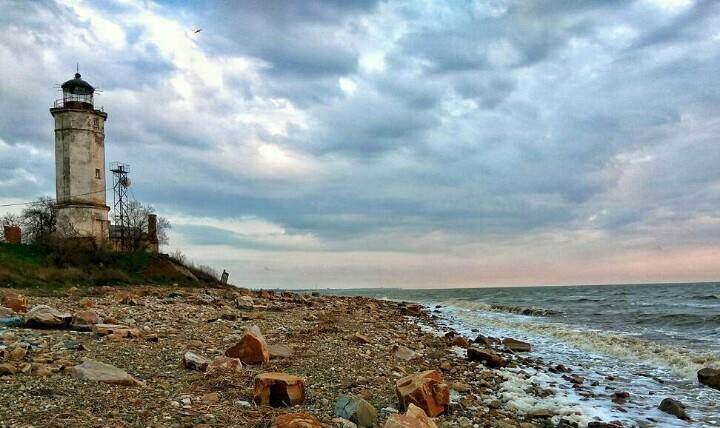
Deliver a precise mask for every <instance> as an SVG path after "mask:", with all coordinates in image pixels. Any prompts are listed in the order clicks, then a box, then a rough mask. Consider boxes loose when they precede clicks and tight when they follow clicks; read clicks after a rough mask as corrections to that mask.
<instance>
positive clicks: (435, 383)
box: [395, 370, 450, 417]
mask: <svg viewBox="0 0 720 428" xmlns="http://www.w3.org/2000/svg"><path fill="white" fill-rule="evenodd" d="M395 392H396V393H397V396H398V399H399V400H400V407H401V408H402V409H407V408H408V406H409V405H410V404H415V405H416V406H418V407H420V408H421V409H423V410H424V411H425V413H427V414H428V416H431V417H435V416H437V415H440V414H442V413H444V412H445V410H447V405H448V403H449V402H450V389H449V388H448V386H447V384H446V383H445V381H444V380H443V377H442V375H441V374H440V372H438V371H436V370H428V371H424V372H422V373H415V374H412V375H409V376H405V377H404V378H402V379H400V380H398V381H397V383H396V384H395Z"/></svg>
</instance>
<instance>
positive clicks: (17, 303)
mask: <svg viewBox="0 0 720 428" xmlns="http://www.w3.org/2000/svg"><path fill="white" fill-rule="evenodd" d="M27 304H28V301H27V297H25V296H23V295H22V294H17V293H12V292H10V293H6V294H5V295H4V296H3V298H2V305H3V306H5V307H6V308H10V309H12V310H13V311H15V312H27Z"/></svg>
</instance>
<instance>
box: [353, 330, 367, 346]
mask: <svg viewBox="0 0 720 428" xmlns="http://www.w3.org/2000/svg"><path fill="white" fill-rule="evenodd" d="M351 340H352V341H353V342H355V343H360V344H365V343H370V339H369V338H368V337H367V336H365V335H364V334H360V333H355V334H354V335H353V336H352V338H351Z"/></svg>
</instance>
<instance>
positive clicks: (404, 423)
mask: <svg viewBox="0 0 720 428" xmlns="http://www.w3.org/2000/svg"><path fill="white" fill-rule="evenodd" d="M385 428H437V425H435V422H433V420H432V419H430V418H428V415H426V414H425V411H424V410H423V409H421V408H419V407H418V406H416V405H414V404H410V405H409V406H408V409H407V412H405V414H404V415H400V414H395V415H392V416H390V418H388V420H387V422H385Z"/></svg>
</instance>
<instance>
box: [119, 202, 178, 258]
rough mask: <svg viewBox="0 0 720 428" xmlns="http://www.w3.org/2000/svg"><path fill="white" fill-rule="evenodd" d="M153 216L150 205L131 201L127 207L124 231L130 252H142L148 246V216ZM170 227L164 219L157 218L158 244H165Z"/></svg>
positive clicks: (153, 211) (153, 209)
mask: <svg viewBox="0 0 720 428" xmlns="http://www.w3.org/2000/svg"><path fill="white" fill-rule="evenodd" d="M150 214H155V208H154V207H153V206H152V205H144V204H143V203H141V202H139V201H131V202H130V203H129V204H128V205H127V211H126V215H127V222H128V228H127V229H126V230H125V239H127V242H128V247H129V249H130V250H144V249H145V246H147V244H148V241H147V239H148V236H147V233H148V215H150ZM171 227H172V226H171V225H170V221H169V220H168V219H166V218H165V217H158V218H157V238H158V242H159V243H160V244H163V245H165V244H167V243H168V242H169V240H168V230H169V229H170V228H171Z"/></svg>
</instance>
